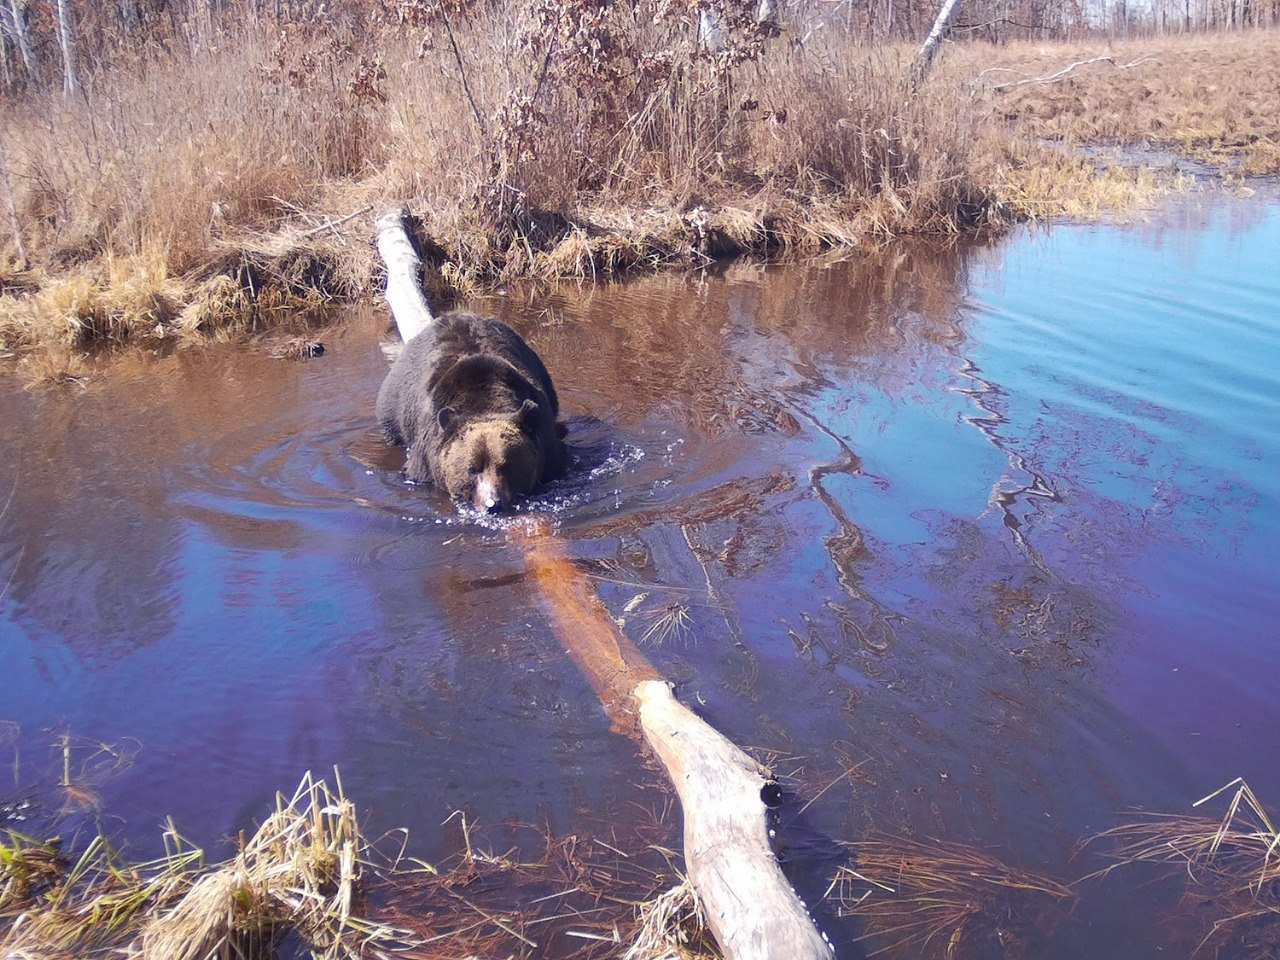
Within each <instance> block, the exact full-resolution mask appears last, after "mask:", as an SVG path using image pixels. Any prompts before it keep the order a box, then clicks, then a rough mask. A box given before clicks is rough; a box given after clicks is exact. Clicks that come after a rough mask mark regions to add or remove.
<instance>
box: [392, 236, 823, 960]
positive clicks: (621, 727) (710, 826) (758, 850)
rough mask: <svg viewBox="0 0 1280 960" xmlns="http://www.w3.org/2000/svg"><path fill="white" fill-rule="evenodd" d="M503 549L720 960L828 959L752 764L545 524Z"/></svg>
mask: <svg viewBox="0 0 1280 960" xmlns="http://www.w3.org/2000/svg"><path fill="white" fill-rule="evenodd" d="M405 219H406V214H405V213H403V212H401V211H396V212H394V213H389V214H385V215H384V216H383V217H381V218H380V219H379V221H378V252H379V253H380V254H381V255H382V259H383V262H384V263H385V264H386V267H387V303H388V305H389V306H390V307H391V312H392V315H393V316H394V317H395V321H396V326H397V327H398V328H399V330H400V336H401V337H402V338H403V339H404V340H405V341H406V342H408V341H409V340H411V339H412V338H413V337H415V336H417V334H418V333H420V332H421V331H422V330H423V329H425V328H426V327H427V326H429V325H430V324H431V322H432V316H431V311H430V309H429V308H428V307H427V303H426V298H425V297H424V296H423V294H422V282H421V271H422V263H421V260H420V259H419V257H418V255H417V253H416V251H415V250H414V247H413V244H412V243H411V242H410V240H409V236H408V233H407V231H406V229H405ZM510 536H511V539H512V540H513V541H514V542H515V543H516V544H517V545H519V546H520V547H521V548H522V549H523V551H524V554H525V559H526V562H527V563H528V565H529V572H530V574H531V576H532V579H533V581H534V583H535V584H536V585H537V586H538V589H539V591H540V592H541V593H542V596H543V598H544V599H545V600H546V602H547V608H548V610H549V612H550V614H551V623H552V626H553V627H554V629H555V631H556V634H557V636H558V637H559V638H560V640H561V642H562V643H563V644H564V645H565V649H566V651H567V652H568V654H569V656H570V657H571V658H572V659H573V661H574V663H575V664H576V665H577V666H578V669H579V670H581V671H582V674H583V676H584V677H585V678H586V679H587V681H588V683H590V684H591V687H592V689H593V690H594V691H595V694H596V696H597V697H599V698H600V702H601V703H602V704H603V706H604V709H605V713H606V715H608V716H609V717H610V719H611V721H612V724H613V729H614V730H615V731H617V732H620V733H624V734H627V735H629V736H631V737H632V738H633V739H634V740H636V741H637V743H640V744H641V745H644V744H648V746H649V747H650V748H651V749H652V750H653V752H654V754H656V755H657V757H658V760H659V761H660V762H661V763H662V766H663V767H664V768H665V769H666V772H667V776H668V777H669V778H670V779H671V782H672V784H673V785H674V786H675V788H676V792H677V793H678V794H679V796H680V805H681V807H682V808H683V810H684V856H685V866H686V868H687V870H688V874H689V880H690V882H691V883H692V884H693V888H694V890H695V891H696V892H697V894H698V897H699V899H700V900H701V901H702V906H703V910H704V912H705V914H706V916H707V921H708V924H709V926H710V927H711V932H712V935H713V936H714V937H715V938H716V942H717V943H718V944H719V945H720V950H721V953H722V954H723V955H724V957H725V960H827V958H828V957H829V956H830V955H831V947H830V945H829V944H828V943H827V941H826V939H825V938H824V937H823V936H822V934H821V933H819V932H818V929H817V927H815V926H814V924H813V921H812V920H811V919H810V917H809V914H808V911H807V910H806V909H805V906H804V904H803V903H801V901H800V898H799V897H798V896H797V895H796V893H795V891H794V890H793V889H792V888H791V884H790V883H788V882H787V878H786V876H785V875H784V874H783V872H782V868H781V867H780V866H779V864H778V858H777V856H776V855H775V854H774V852H773V847H772V844H771V843H770V841H769V807H768V805H767V804H766V798H768V799H770V800H772V799H773V798H774V797H775V796H777V794H776V791H777V784H776V783H774V782H773V781H772V780H770V779H769V778H768V777H767V776H766V775H765V771H764V770H763V769H762V768H761V767H760V765H759V764H758V763H756V762H755V761H754V760H752V759H751V758H750V757H749V756H747V754H746V753H744V752H743V751H742V750H740V749H739V748H738V747H736V746H734V744H733V743H731V742H730V741H729V740H728V739H727V738H726V737H724V736H723V735H722V734H720V733H718V732H717V731H716V730H714V729H713V728H712V727H711V726H710V725H709V724H707V723H706V722H705V721H703V720H702V719H700V718H699V717H698V716H697V715H696V714H695V713H693V712H692V711H691V710H689V709H688V708H687V707H684V706H682V705H681V704H680V703H679V702H678V701H677V700H676V699H675V696H674V694H673V693H672V691H671V686H670V685H669V684H668V683H666V681H664V680H662V679H660V676H659V674H658V672H657V671H656V670H655V669H654V668H653V665H652V664H651V663H649V661H648V658H646V657H645V655H644V654H643V653H641V652H640V650H639V649H638V648H637V647H636V646H635V644H633V643H632V642H631V641H630V640H629V639H628V638H627V636H626V635H625V634H624V633H623V632H622V631H621V630H620V629H618V626H617V624H616V623H615V622H614V620H613V618H612V617H611V616H609V611H608V610H607V609H606V608H605V606H604V604H603V603H601V602H600V598H599V596H598V595H597V594H596V591H595V587H594V586H593V585H592V584H591V582H590V581H589V580H588V579H587V578H586V577H585V576H584V575H583V573H582V572H581V571H580V570H579V569H578V567H577V566H576V565H575V564H574V563H573V561H572V560H571V559H570V558H569V556H568V553H567V551H566V550H565V546H564V541H562V540H561V539H560V538H559V537H557V536H556V535H555V533H554V532H553V531H552V529H551V523H550V520H549V519H548V518H547V517H545V516H541V517H539V516H534V517H531V518H530V519H529V520H528V521H526V522H524V523H521V524H517V525H515V526H514V527H513V528H512V529H511V531H510Z"/></svg>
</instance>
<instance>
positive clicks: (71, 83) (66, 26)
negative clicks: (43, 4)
mask: <svg viewBox="0 0 1280 960" xmlns="http://www.w3.org/2000/svg"><path fill="white" fill-rule="evenodd" d="M56 8H57V14H58V46H59V47H61V48H62V92H63V93H65V94H68V95H70V94H73V93H75V92H76V90H78V89H79V88H80V81H79V79H78V78H77V76H76V26H75V17H73V16H72V13H71V4H70V3H68V2H67V0H57V5H56Z"/></svg>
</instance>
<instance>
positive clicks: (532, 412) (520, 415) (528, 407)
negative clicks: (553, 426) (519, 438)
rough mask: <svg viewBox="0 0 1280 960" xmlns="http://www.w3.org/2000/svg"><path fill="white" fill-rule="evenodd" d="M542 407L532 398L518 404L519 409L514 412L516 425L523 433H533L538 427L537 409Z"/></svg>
mask: <svg viewBox="0 0 1280 960" xmlns="http://www.w3.org/2000/svg"><path fill="white" fill-rule="evenodd" d="M540 409H542V408H541V407H539V406H538V404H537V403H535V402H534V401H533V400H526V401H525V402H524V403H522V404H520V409H519V411H518V412H517V413H516V426H517V427H519V428H520V429H521V430H523V431H524V432H525V433H533V432H534V431H535V430H537V429H538V411H539V410H540Z"/></svg>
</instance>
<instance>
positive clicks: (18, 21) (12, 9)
mask: <svg viewBox="0 0 1280 960" xmlns="http://www.w3.org/2000/svg"><path fill="white" fill-rule="evenodd" d="M9 27H10V29H12V30H13V39H14V42H15V43H16V44H17V47H18V56H20V57H21V58H22V69H24V70H26V71H27V76H28V77H32V78H34V77H35V70H36V54H35V50H34V49H33V48H32V46H31V32H30V30H29V29H28V27H27V8H26V4H25V3H21V2H19V0H9Z"/></svg>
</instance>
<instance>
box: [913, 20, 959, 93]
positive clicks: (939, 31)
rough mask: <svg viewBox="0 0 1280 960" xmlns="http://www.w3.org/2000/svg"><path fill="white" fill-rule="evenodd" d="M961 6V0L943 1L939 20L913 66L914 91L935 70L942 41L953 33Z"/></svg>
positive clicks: (936, 21)
mask: <svg viewBox="0 0 1280 960" xmlns="http://www.w3.org/2000/svg"><path fill="white" fill-rule="evenodd" d="M959 6H960V0H942V9H940V10H939V11H938V16H937V19H935V20H934V21H933V29H932V30H930V31H929V36H927V37H926V38H925V41H924V43H923V44H921V46H920V52H919V53H917V54H916V60H915V63H913V64H912V65H911V80H910V83H911V87H912V89H914V88H915V87H917V86H919V85H920V84H921V83H923V82H924V80H925V78H926V77H928V76H929V71H930V70H932V69H933V61H934V58H935V57H937V56H938V48H939V47H941V46H942V41H943V40H945V39H946V38H947V34H948V33H950V32H951V20H952V18H953V17H954V16H955V12H956V9H957V8H958V7H959Z"/></svg>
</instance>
